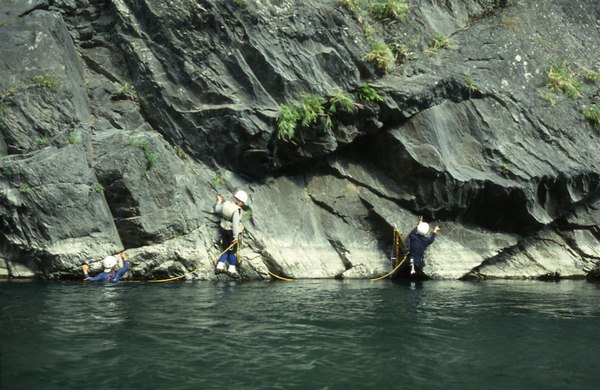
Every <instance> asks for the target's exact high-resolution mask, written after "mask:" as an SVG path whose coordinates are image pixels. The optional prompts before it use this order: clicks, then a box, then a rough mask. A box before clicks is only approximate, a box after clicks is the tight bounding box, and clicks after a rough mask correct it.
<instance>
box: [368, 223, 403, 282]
mask: <svg viewBox="0 0 600 390" xmlns="http://www.w3.org/2000/svg"><path fill="white" fill-rule="evenodd" d="M401 243H402V236H401V235H400V232H399V231H398V229H396V228H394V249H393V250H394V257H393V259H395V261H398V257H399V256H400V244H401ZM407 257H408V252H407V253H406V255H404V258H402V261H400V262H399V263H397V264H396V266H395V267H394V269H393V270H391V271H390V272H388V273H387V274H385V275H383V276H380V277H378V278H373V279H371V280H372V281H377V280H382V279H385V278H387V277H388V276H390V275H393V274H394V272H396V271H397V270H398V269H399V268H400V267H401V266H402V264H404V262H405V261H406V258H407Z"/></svg>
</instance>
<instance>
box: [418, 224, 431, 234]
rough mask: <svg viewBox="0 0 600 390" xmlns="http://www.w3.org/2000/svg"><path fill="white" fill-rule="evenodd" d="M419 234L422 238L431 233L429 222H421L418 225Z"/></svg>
mask: <svg viewBox="0 0 600 390" xmlns="http://www.w3.org/2000/svg"><path fill="white" fill-rule="evenodd" d="M417 232H419V234H420V235H422V236H424V235H426V234H427V233H429V224H428V223H427V222H419V224H418V225H417Z"/></svg>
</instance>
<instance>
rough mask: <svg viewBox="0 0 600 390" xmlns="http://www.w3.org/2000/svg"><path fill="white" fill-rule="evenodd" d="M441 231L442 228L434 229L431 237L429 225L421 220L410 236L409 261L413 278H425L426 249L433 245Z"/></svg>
mask: <svg viewBox="0 0 600 390" xmlns="http://www.w3.org/2000/svg"><path fill="white" fill-rule="evenodd" d="M439 231H440V227H439V226H436V227H435V228H433V232H432V233H431V235H430V236H428V235H427V233H429V224H428V223H426V222H423V221H422V220H421V219H419V223H418V224H417V227H415V228H414V229H413V231H412V232H410V234H409V235H408V242H409V244H410V252H409V254H408V259H409V263H410V275H411V277H412V276H418V277H420V276H423V275H424V274H423V267H424V266H425V260H424V256H425V249H427V247H428V246H429V245H431V244H432V243H433V241H434V240H435V236H436V234H437V232H439Z"/></svg>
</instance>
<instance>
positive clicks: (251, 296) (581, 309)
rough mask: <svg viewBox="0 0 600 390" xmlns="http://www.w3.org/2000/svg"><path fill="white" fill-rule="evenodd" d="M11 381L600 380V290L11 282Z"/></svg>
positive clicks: (6, 366) (586, 385)
mask: <svg viewBox="0 0 600 390" xmlns="http://www.w3.org/2000/svg"><path fill="white" fill-rule="evenodd" d="M0 309H1V312H0V314H1V317H0V340H1V341H0V343H1V344H0V347H1V349H0V353H1V356H0V364H1V365H0V370H1V371H0V377H1V379H0V388H1V389H2V390H9V389H84V388H90V389H365V388H370V389H391V388H394V389H512V388H514V389H592V388H594V389H595V388H597V386H598V384H599V383H600V286H598V285H594V284H589V283H586V282H583V281H577V282H574V281H563V282H560V283H544V282H531V281H501V282H483V283H467V282H454V281H453V282H449V281H448V282H435V281H430V282H424V283H421V284H410V283H405V284H394V283H390V282H388V281H381V282H370V281H333V280H324V281H295V282H289V283H286V282H277V283H268V282H264V283H234V282H231V283H212V282H198V283H171V284H146V283H121V284H118V285H116V286H102V285H93V284H80V283H53V284H49V283H29V282H28V283H0Z"/></svg>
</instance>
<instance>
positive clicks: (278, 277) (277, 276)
mask: <svg viewBox="0 0 600 390" xmlns="http://www.w3.org/2000/svg"><path fill="white" fill-rule="evenodd" d="M267 272H268V273H269V275H271V276H272V277H274V278H276V279H279V280H283V281H286V282H293V281H294V279H290V278H284V277H283V276H279V275H275V274H274V273H273V272H271V271H268V270H267Z"/></svg>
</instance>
